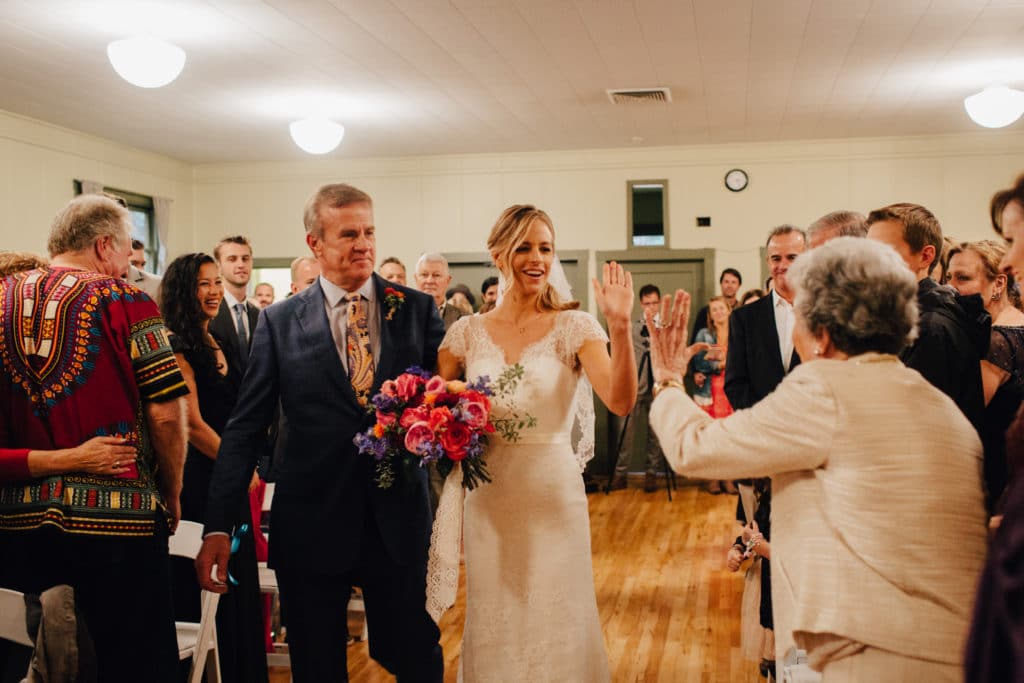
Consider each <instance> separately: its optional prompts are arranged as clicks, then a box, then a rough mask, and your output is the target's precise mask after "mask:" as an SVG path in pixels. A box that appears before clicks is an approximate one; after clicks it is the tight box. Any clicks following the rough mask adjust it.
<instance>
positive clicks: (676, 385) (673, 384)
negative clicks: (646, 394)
mask: <svg viewBox="0 0 1024 683" xmlns="http://www.w3.org/2000/svg"><path fill="white" fill-rule="evenodd" d="M668 388H672V389H679V390H680V391H682V392H683V393H686V387H685V386H684V385H683V383H682V382H680V381H679V380H677V379H663V380H661V381H660V382H655V383H654V387H653V388H652V391H653V393H654V396H655V398H657V396H658V394H660V393H661V392H662V391H664V390H665V389H668Z"/></svg>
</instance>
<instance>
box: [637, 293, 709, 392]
mask: <svg viewBox="0 0 1024 683" xmlns="http://www.w3.org/2000/svg"><path fill="white" fill-rule="evenodd" d="M645 317H646V322H647V330H648V332H649V333H650V340H651V372H652V374H653V375H654V379H655V381H658V382H660V381H662V380H676V381H682V379H683V375H685V374H686V368H687V366H689V364H690V359H691V358H693V357H694V356H695V355H697V354H698V353H700V352H701V351H707V350H708V349H709V348H711V345H710V344H707V343H704V342H700V343H697V344H693V345H690V346H687V344H686V338H687V334H686V323H687V321H688V320H689V318H690V294H689V293H688V292H685V291H683V290H682V289H677V290H676V293H675V296H674V297H665V298H664V299H662V301H661V314H660V315H659V324H655V322H654V315H653V314H652V313H650V312H648V313H647V314H646V316H645Z"/></svg>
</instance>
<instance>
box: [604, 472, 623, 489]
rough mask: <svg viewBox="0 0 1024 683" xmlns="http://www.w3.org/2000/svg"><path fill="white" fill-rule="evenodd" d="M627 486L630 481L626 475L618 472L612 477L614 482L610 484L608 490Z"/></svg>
mask: <svg viewBox="0 0 1024 683" xmlns="http://www.w3.org/2000/svg"><path fill="white" fill-rule="evenodd" d="M627 486H628V483H627V482H626V475H624V474H616V475H615V476H614V477H612V483H611V484H609V485H608V490H609V491H619V490H621V489H624V488H626V487H627Z"/></svg>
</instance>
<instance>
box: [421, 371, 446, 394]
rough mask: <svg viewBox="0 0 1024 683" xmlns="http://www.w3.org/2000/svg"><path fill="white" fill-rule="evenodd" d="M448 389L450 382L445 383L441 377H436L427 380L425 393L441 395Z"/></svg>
mask: <svg viewBox="0 0 1024 683" xmlns="http://www.w3.org/2000/svg"><path fill="white" fill-rule="evenodd" d="M447 388H448V382H445V381H444V379H443V378H442V377H441V376H440V375H434V376H433V377H431V378H430V379H429V380H427V386H426V388H425V389H424V391H426V392H428V393H431V394H440V393H441V392H443V391H444V390H445V389H447Z"/></svg>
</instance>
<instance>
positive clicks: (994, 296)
mask: <svg viewBox="0 0 1024 683" xmlns="http://www.w3.org/2000/svg"><path fill="white" fill-rule="evenodd" d="M1002 298H1003V294H1002V292H992V301H999V300H1000V299H1002Z"/></svg>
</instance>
